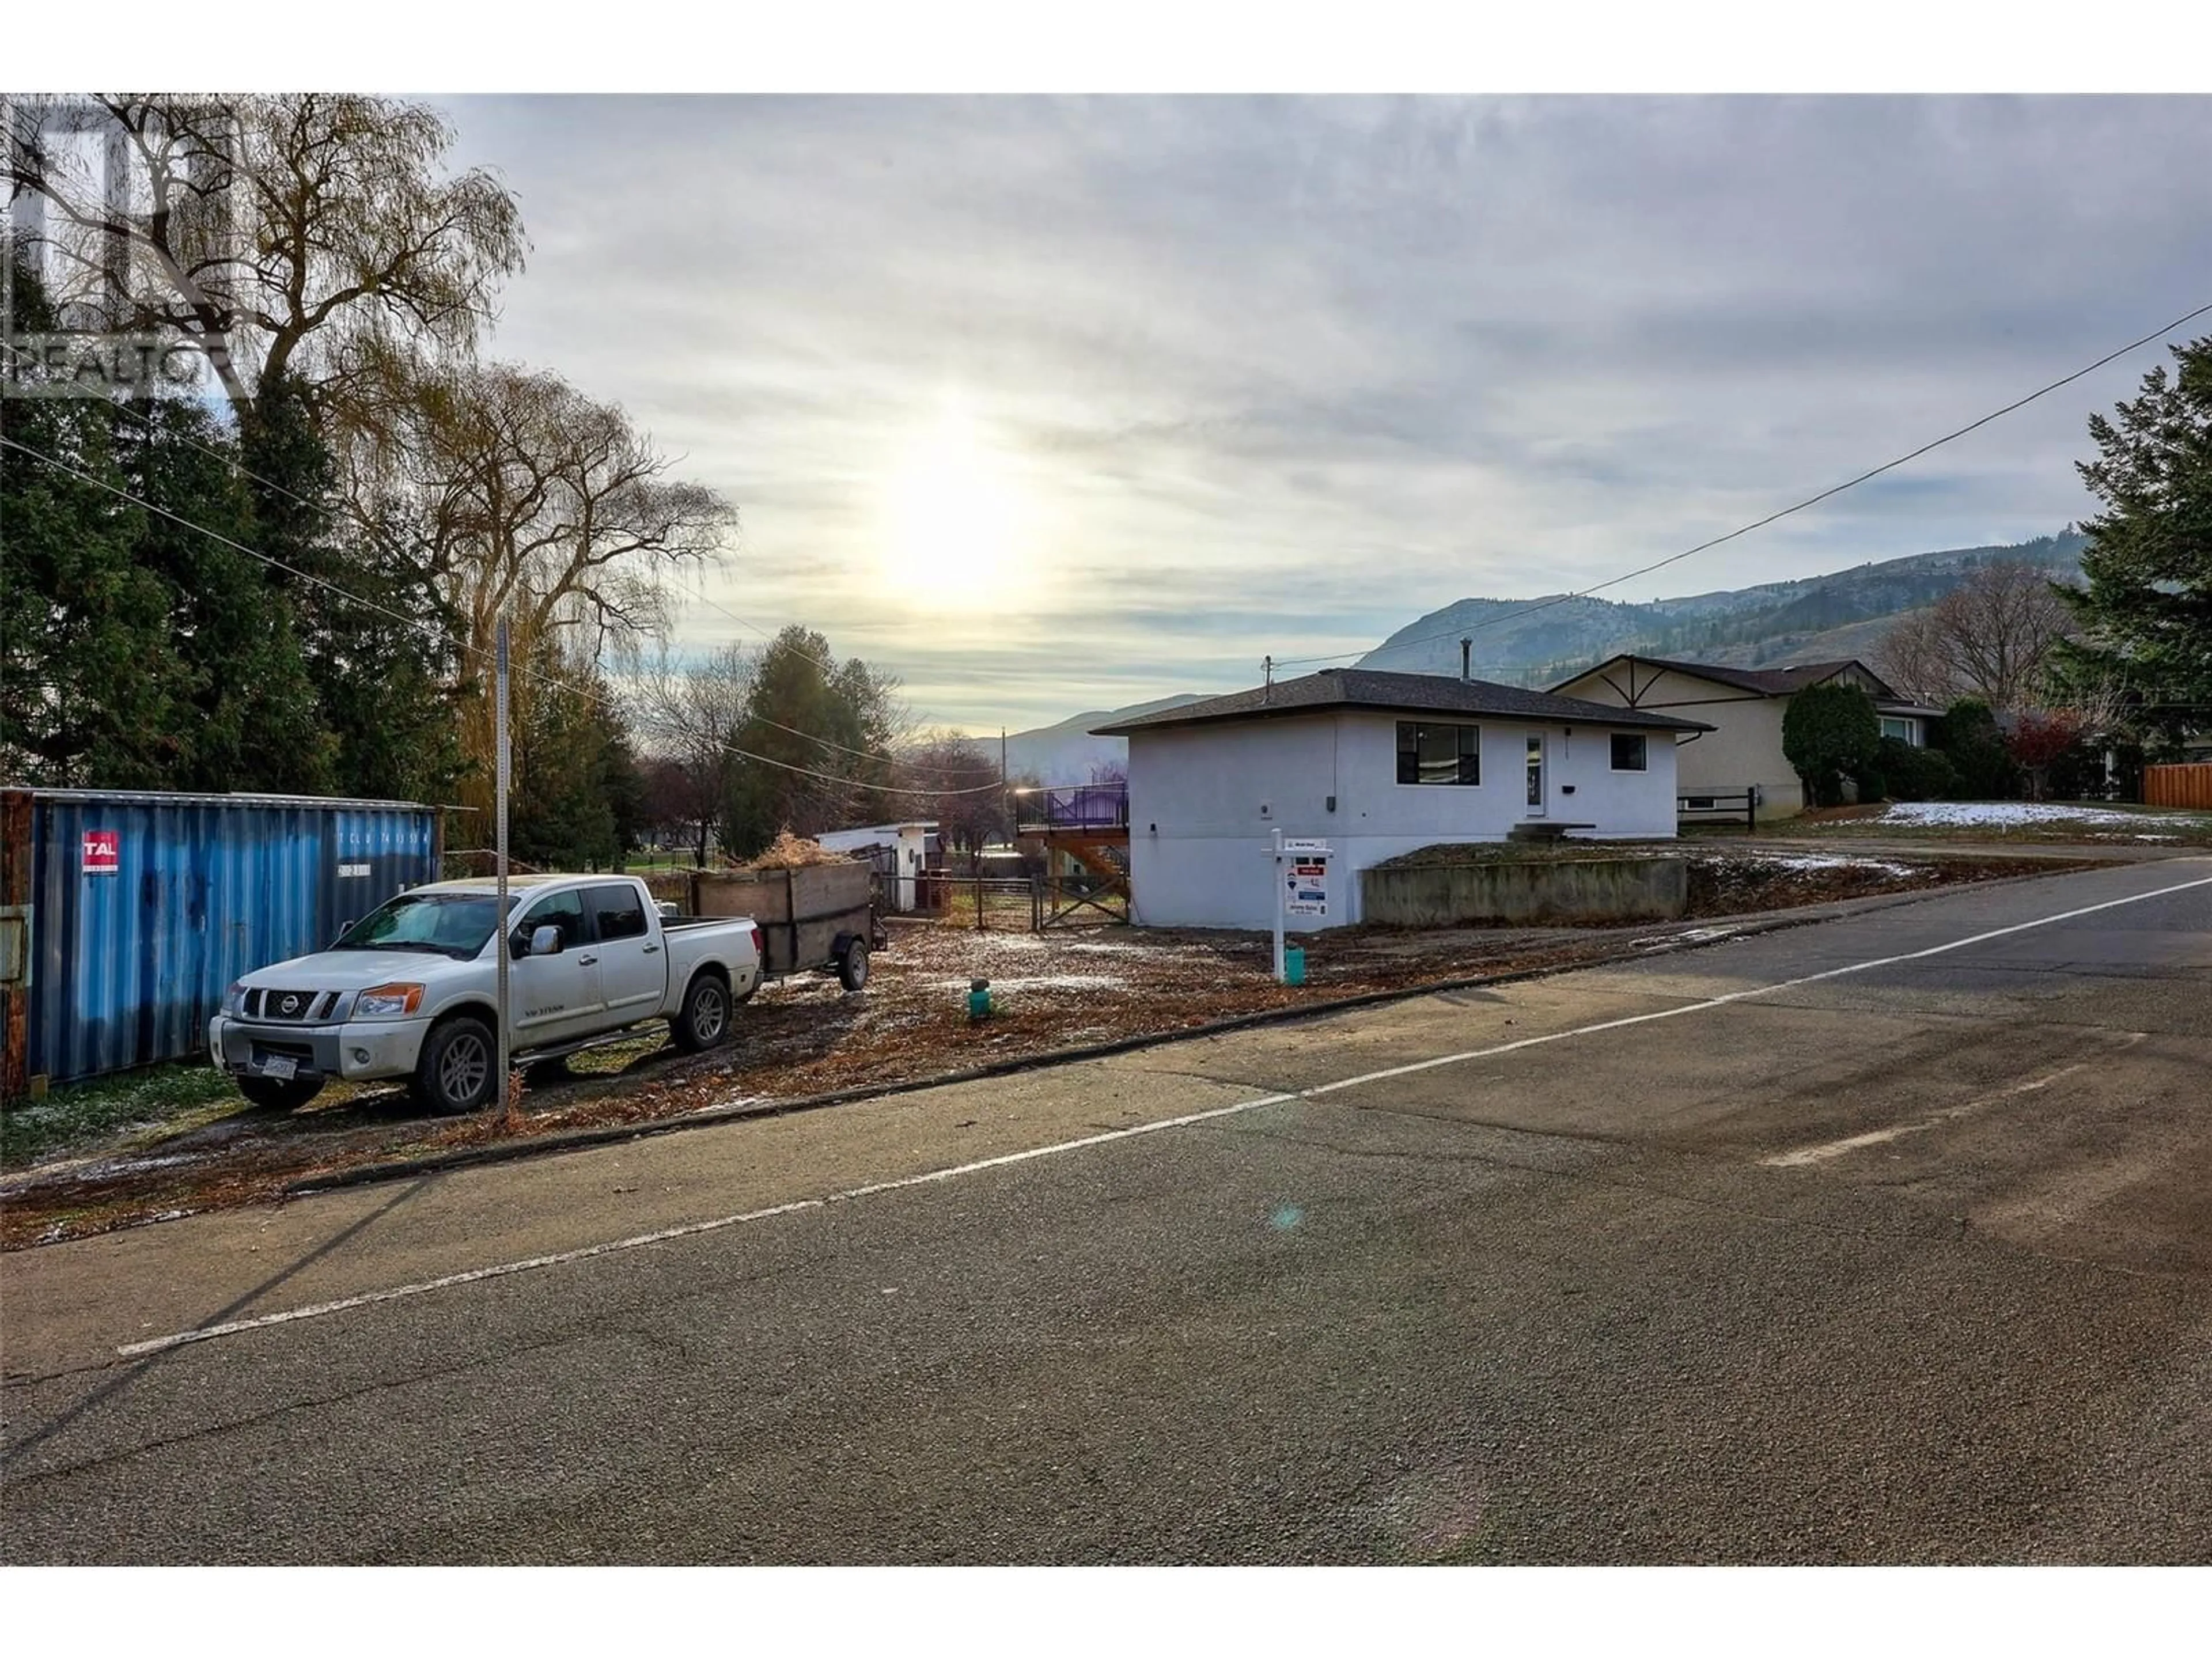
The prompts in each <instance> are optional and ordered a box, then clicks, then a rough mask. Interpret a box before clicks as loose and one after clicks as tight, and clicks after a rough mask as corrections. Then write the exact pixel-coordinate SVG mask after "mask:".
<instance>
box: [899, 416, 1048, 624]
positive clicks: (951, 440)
mask: <svg viewBox="0 0 2212 1659" xmlns="http://www.w3.org/2000/svg"><path fill="white" fill-rule="evenodd" d="M1027 507H1028V504H1027V502H1026V501H1024V496H1023V492H1022V489H1021V487H1020V485H1019V484H1018V483H1017V482H1016V480H1015V478H1014V477H1013V476H1012V469H1011V467H1010V466H1009V465H1008V461H1007V458H1006V456H1005V455H1004V454H1002V453H1000V452H998V451H997V450H995V449H994V448H993V447H992V446H991V445H990V444H989V442H988V441H987V440H986V439H985V437H984V435H982V434H981V432H980V431H979V430H978V429H977V428H976V425H975V422H974V421H973V420H972V419H970V418H969V416H967V415H966V414H964V413H963V412H962V411H961V410H957V409H955V408H948V409H947V410H945V413H944V414H943V415H941V416H939V419H938V421H937V423H936V425H935V426H934V427H933V428H931V429H930V430H929V431H928V432H927V433H926V434H924V435H922V436H921V438H919V439H918V440H916V441H915V442H914V443H913V445H912V446H911V447H909V448H908V450H907V452H906V453H905V454H904V455H903V456H902V457H901V458H900V460H899V462H898V465H897V467H896V471H894V472H893V474H892V476H891V479H890V489H889V490H888V492H887V498H886V501H885V512H884V520H885V522H884V562H885V565H886V567H887V574H891V575H893V576H895V577H896V579H897V580H899V581H900V582H901V583H902V585H903V586H904V588H905V591H906V592H908V594H909V595H910V596H911V597H912V598H913V599H914V600H915V603H916V604H917V605H922V606H924V607H927V608H932V609H949V608H952V607H955V606H958V607H963V608H973V607H975V606H976V605H985V606H994V607H996V606H1003V605H1006V603H1007V602H1008V601H1009V600H1011V599H1013V598H1014V597H1016V596H1017V595H1018V593H1019V592H1021V591H1022V590H1024V588H1026V587H1027V586H1028V585H1029V583H1028V574H1029V563H1030V556H1031V555H1032V554H1033V552H1034V550H1033V549H1031V548H1030V547H1029V546H1027V545H1026V542H1027V540H1028V538H1029V537H1030V532H1031V528H1032V526H1031V516H1032V515H1031V514H1030V512H1029V511H1028V510H1027Z"/></svg>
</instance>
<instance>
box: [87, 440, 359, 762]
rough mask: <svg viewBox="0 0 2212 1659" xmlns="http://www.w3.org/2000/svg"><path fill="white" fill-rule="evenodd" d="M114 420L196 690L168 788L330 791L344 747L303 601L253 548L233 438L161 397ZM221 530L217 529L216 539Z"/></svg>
mask: <svg viewBox="0 0 2212 1659" xmlns="http://www.w3.org/2000/svg"><path fill="white" fill-rule="evenodd" d="M138 414H139V416H141V417H142V418H137V419H123V420H119V421H118V422H117V425H116V428H115V440H116V449H117V454H118V468H119V471H120V472H121V474H122V476H123V477H124V479H125V483H126V487H128V488H129V489H131V491H132V492H133V493H134V494H136V495H139V496H140V497H141V498H143V500H145V501H149V502H151V503H153V504H155V506H157V507H161V508H162V509H164V510H163V511H161V512H159V513H146V514H144V515H143V531H142V533H141V535H140V537H139V539H138V542H137V546H136V548H135V549H134V556H135V558H136V560H137V563H138V565H139V566H140V567H141V568H143V569H145V570H147V571H150V572H152V573H155V574H157V575H158V576H159V577H160V578H161V580H162V582H163V584H164V586H166V588H167V592H168V599H169V627H170V636H171V641H172V646H173V650H174V651H175V653H176V654H177V656H178V658H179V659H180V663H181V665H182V669H183V672H184V677H185V687H186V693H185V708H184V709H183V710H182V712H183V713H184V714H185V720H182V721H181V722H180V723H179V725H178V726H177V727H176V729H175V730H174V731H173V733H172V737H173V747H172V751H171V752H172V755H173V759H172V761H171V763H170V765H169V768H168V774H167V776H166V777H165V778H164V779H163V780H162V781H161V787H165V788H170V789H204V790H213V791H228V790H234V789H235V790H255V789H263V790H274V791H277V792H279V793H287V794H327V793H330V792H331V787H332V785H333V781H334V779H333V774H332V769H331V761H332V758H333V755H334V751H335V749H336V744H335V743H334V742H333V740H332V738H331V734H330V732H329V730H328V728H327V727H326V726H325V725H324V723H323V720H322V715H321V711H320V708H319V704H318V700H317V698H316V696H315V687H314V683H313V680H312V679H310V678H309V677H308V674H307V664H306V661H305V659H304V657H303V656H302V653H301V647H300V638H299V631H298V628H297V624H296V622H295V617H294V613H293V610H292V605H291V603H290V601H289V598H288V597H287V595H286V594H285V592H284V591H283V588H282V587H280V586H278V585H277V582H276V574H277V573H276V572H275V571H273V570H272V569H271V568H270V567H269V566H268V565H267V564H265V563H264V562H262V561H261V560H259V559H257V558H255V557H253V556H252V554H250V553H246V552H242V551H240V548H251V547H252V546H253V545H254V542H253V537H254V534H255V528H256V526H255V525H254V521H253V510H252V502H251V501H249V500H248V499H247V496H246V492H245V490H244V489H243V488H241V486H240V475H239V473H238V471H237V470H236V468H235V466H234V459H235V456H236V453H237V452H236V448H235V445H234V442H233V441H232V439H231V437H230V435H228V433H227V432H225V431H224V430H223V429H222V428H221V427H220V426H218V425H217V424H216V421H215V419H214V417H213V416H210V414H209V412H208V411H207V410H205V409H204V407H202V406H201V405H200V404H197V403H187V402H185V401H182V400H179V399H156V400H153V401H151V402H149V403H147V404H142V405H139V406H138ZM210 532H212V533H210Z"/></svg>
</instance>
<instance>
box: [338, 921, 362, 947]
mask: <svg viewBox="0 0 2212 1659" xmlns="http://www.w3.org/2000/svg"><path fill="white" fill-rule="evenodd" d="M359 920H360V918H358V917H356V916H349V917H348V918H347V919H346V920H345V921H342V922H340V923H339V924H338V931H337V935H336V936H335V937H334V938H332V939H331V949H332V950H333V951H335V950H337V948H338V940H339V939H343V938H344V937H345V936H346V935H347V934H348V933H351V932H353V929H354V923H355V922H356V921H359Z"/></svg>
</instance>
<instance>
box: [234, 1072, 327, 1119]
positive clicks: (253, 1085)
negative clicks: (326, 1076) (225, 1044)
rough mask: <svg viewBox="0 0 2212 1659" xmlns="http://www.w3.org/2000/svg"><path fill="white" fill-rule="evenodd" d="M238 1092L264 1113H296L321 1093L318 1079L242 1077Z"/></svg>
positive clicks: (321, 1087) (320, 1082)
mask: <svg viewBox="0 0 2212 1659" xmlns="http://www.w3.org/2000/svg"><path fill="white" fill-rule="evenodd" d="M238 1091H239V1093H240V1094H242V1095H244V1096H245V1097H246V1102H247V1103H248V1104H250V1105H253V1106H258V1107H259V1108H260V1109H262V1110H263V1111H264V1112H290V1111H296V1110H297V1109H299V1108H301V1107H302V1106H304V1105H306V1104H307V1103H308V1102H309V1101H311V1100H313V1098H314V1097H316V1096H317V1095H319V1094H320V1093H322V1091H323V1081H322V1079H320V1078H296V1077H294V1078H277V1077H242V1078H240V1079H238Z"/></svg>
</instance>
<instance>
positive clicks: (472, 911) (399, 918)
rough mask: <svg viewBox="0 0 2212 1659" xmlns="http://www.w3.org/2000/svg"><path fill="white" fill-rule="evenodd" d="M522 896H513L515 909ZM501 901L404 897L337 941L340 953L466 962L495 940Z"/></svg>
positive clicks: (469, 896)
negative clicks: (424, 955) (433, 955)
mask: <svg viewBox="0 0 2212 1659" xmlns="http://www.w3.org/2000/svg"><path fill="white" fill-rule="evenodd" d="M521 897H522V895H520V894H519V893H518V894H514V895H512V896H510V897H509V899H508V901H507V902H508V904H509V906H510V908H511V907H512V906H513V904H515V903H516V902H520V899H521ZM498 904H499V901H498V900H497V899H496V898H495V897H494V896H492V895H491V894H489V893H402V894H400V895H399V896H398V897H397V898H395V899H392V900H391V901H389V902H386V903H384V904H381V905H379V906H378V907H377V908H375V909H374V910H372V911H370V912H369V913H368V915H365V916H363V917H362V919H361V920H360V921H357V922H356V923H354V925H353V926H352V927H349V928H347V929H346V930H345V932H344V933H341V934H340V935H339V936H338V942H337V944H336V945H332V946H331V949H332V950H335V951H438V952H440V953H441V955H445V956H449V957H459V958H461V959H462V960H466V959H467V958H469V957H473V956H475V955H476V954H477V951H481V950H483V947H484V942H485V941H486V940H487V939H490V938H491V928H492V917H493V915H494V913H495V911H496V909H497V908H498Z"/></svg>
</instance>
